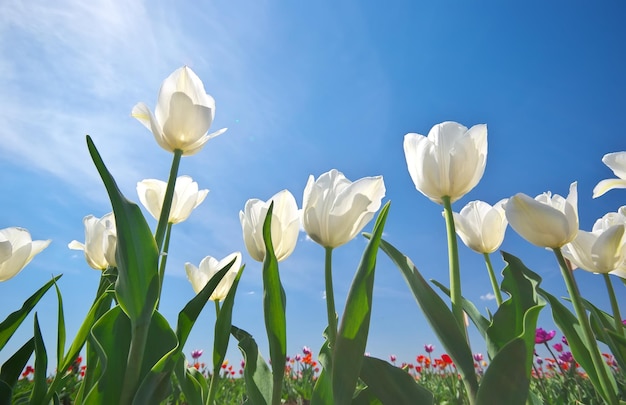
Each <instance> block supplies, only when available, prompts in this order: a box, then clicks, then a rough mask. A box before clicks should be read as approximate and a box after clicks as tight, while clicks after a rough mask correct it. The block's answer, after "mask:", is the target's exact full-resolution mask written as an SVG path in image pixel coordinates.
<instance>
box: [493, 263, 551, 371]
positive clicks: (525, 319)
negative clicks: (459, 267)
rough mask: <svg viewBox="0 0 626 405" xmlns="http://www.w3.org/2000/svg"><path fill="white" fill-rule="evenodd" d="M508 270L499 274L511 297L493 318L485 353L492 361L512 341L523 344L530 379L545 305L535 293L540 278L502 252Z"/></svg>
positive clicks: (504, 287) (503, 286)
mask: <svg viewBox="0 0 626 405" xmlns="http://www.w3.org/2000/svg"><path fill="white" fill-rule="evenodd" d="M502 256H503V258H504V261H505V262H506V263H507V266H506V267H505V268H504V270H503V271H502V274H503V276H504V279H503V280H502V286H501V288H502V290H503V291H505V292H507V293H508V294H509V295H510V298H509V299H507V300H505V301H504V302H503V303H502V305H500V307H499V308H498V310H497V311H496V313H495V314H494V315H493V320H492V323H491V325H490V326H489V328H488V329H487V340H486V343H487V350H488V351H489V355H490V357H491V358H494V357H495V356H496V355H497V353H498V352H499V351H500V350H501V349H502V348H503V347H505V346H506V345H507V344H508V343H509V342H511V341H512V340H513V339H515V338H522V339H523V340H524V342H525V343H526V360H525V361H524V364H525V370H526V371H525V372H526V375H530V372H531V370H532V365H533V353H534V348H535V331H536V328H537V319H538V317H539V312H540V311H541V309H542V308H543V307H544V306H545V305H546V302H545V300H543V299H542V298H541V297H540V296H539V294H538V292H537V289H538V288H539V284H540V283H541V277H539V275H537V274H536V273H534V272H532V271H531V270H530V269H528V268H527V267H526V266H524V264H523V263H522V261H521V260H520V259H518V258H517V257H515V256H513V255H511V254H508V253H506V252H502Z"/></svg>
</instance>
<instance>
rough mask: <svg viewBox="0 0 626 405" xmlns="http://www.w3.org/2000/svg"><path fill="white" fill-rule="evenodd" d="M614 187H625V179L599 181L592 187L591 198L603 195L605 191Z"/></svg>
mask: <svg viewBox="0 0 626 405" xmlns="http://www.w3.org/2000/svg"><path fill="white" fill-rule="evenodd" d="M615 188H626V180H623V179H606V180H602V181H600V182H599V183H598V184H597V185H596V186H595V187H594V188H593V198H598V197H600V196H602V195H604V194H605V193H606V192H608V191H610V190H613V189H615Z"/></svg>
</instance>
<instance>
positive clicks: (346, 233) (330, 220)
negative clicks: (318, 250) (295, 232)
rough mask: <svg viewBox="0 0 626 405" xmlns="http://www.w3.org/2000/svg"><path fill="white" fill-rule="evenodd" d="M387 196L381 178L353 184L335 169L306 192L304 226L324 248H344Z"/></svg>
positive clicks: (308, 186)
mask: <svg viewBox="0 0 626 405" xmlns="http://www.w3.org/2000/svg"><path fill="white" fill-rule="evenodd" d="M384 196H385V183H384V182H383V177H382V176H376V177H364V178H362V179H359V180H357V181H355V182H354V183H353V182H351V181H350V180H348V179H346V177H345V176H344V175H343V173H341V172H339V171H337V170H335V169H332V170H331V171H329V172H326V173H324V174H322V175H321V176H320V177H319V178H318V179H317V180H315V178H314V177H313V176H310V177H309V181H308V182H307V184H306V187H305V189H304V197H303V202H302V224H303V226H304V230H305V231H306V233H307V234H308V235H309V237H310V238H311V239H313V240H314V241H315V242H317V243H319V244H320V245H322V246H324V247H330V248H335V247H337V246H341V245H343V244H345V243H347V242H349V241H351V240H352V239H354V237H355V236H356V235H357V234H358V233H359V232H361V230H362V229H363V227H365V225H367V223H368V222H369V221H370V220H371V219H372V218H373V217H374V214H375V213H376V211H378V209H379V208H380V205H381V201H382V199H383V197H384Z"/></svg>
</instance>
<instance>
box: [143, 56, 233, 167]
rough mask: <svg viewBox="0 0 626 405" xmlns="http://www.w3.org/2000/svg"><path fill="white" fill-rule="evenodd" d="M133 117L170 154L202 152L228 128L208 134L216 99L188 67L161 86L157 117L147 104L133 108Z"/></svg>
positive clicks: (186, 154)
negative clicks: (208, 142)
mask: <svg viewBox="0 0 626 405" xmlns="http://www.w3.org/2000/svg"><path fill="white" fill-rule="evenodd" d="M131 115H132V116H133V117H135V118H137V119H138V120H139V121H140V122H141V123H142V124H143V125H144V126H145V127H146V128H148V129H149V130H150V131H152V134H153V135H154V138H155V139H156V141H157V142H158V144H159V145H160V146H161V147H162V148H163V149H165V150H167V151H169V152H174V151H175V150H180V151H182V154H183V156H189V155H193V154H195V153H197V152H198V151H200V149H202V147H203V146H204V144H205V143H206V142H207V141H208V140H209V139H211V138H215V137H216V136H218V135H220V134H222V133H224V132H225V131H226V128H224V129H220V130H219V131H217V132H214V133H212V134H209V135H207V132H208V131H209V128H210V127H211V124H212V123H213V119H214V118H215V100H214V99H213V97H211V96H210V95H208V94H207V93H206V91H205V90H204V84H202V81H201V80H200V78H198V76H196V74H195V73H194V72H193V71H192V70H191V69H190V68H189V67H187V66H183V67H182V68H180V69H178V70H176V71H175V72H174V73H172V74H171V75H170V76H169V77H168V78H167V79H165V81H164V82H163V84H162V85H161V89H160V90H159V97H158V100H157V106H156V109H155V112H154V114H152V111H150V108H148V106H147V105H146V104H144V103H138V104H137V105H135V107H133V111H132V113H131Z"/></svg>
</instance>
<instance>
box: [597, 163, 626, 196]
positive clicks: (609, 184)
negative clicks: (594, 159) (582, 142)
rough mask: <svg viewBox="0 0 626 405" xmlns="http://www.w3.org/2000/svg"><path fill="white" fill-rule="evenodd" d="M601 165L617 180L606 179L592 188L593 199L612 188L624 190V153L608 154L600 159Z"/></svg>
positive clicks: (625, 174) (625, 186) (625, 185)
mask: <svg viewBox="0 0 626 405" xmlns="http://www.w3.org/2000/svg"><path fill="white" fill-rule="evenodd" d="M602 163H604V164H605V165H607V166H608V167H609V169H611V170H613V173H614V174H615V175H616V176H617V177H618V178H617V179H606V180H602V181H601V182H599V183H598V184H597V185H596V186H595V187H594V188H593V198H597V197H600V196H601V195H603V194H604V193H606V192H607V191H609V190H613V189H614V188H626V152H614V153H608V154H606V155H604V157H602Z"/></svg>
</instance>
